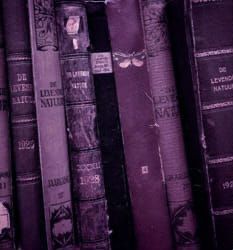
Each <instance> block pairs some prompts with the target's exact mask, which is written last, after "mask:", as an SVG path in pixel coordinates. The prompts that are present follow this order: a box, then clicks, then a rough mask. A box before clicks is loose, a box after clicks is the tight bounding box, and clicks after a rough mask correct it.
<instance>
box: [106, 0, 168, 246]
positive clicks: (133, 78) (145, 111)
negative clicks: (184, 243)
mask: <svg viewBox="0 0 233 250" xmlns="http://www.w3.org/2000/svg"><path fill="white" fill-rule="evenodd" d="M106 10H107V17H108V24H109V30H110V37H111V44H112V51H113V61H114V64H113V65H114V72H115V78H116V89H117V96H118V102H119V111H120V120H121V126H122V134H123V141H124V151H125V158H126V169H127V176H128V182H129V191H130V195H131V204H132V210H133V218H134V226H135V235H136V239H137V242H136V243H137V246H136V249H139V250H154V249H155V248H156V247H159V249H161V250H167V249H172V237H171V230H170V221H169V214H168V208H167V203H166V192H165V185H164V178H163V170H162V167H161V156H160V149H159V146H158V130H157V128H156V124H157V123H156V121H155V117H154V110H153V101H152V97H151V92H150V85H149V78H148V68H147V60H146V53H145V44H144V40H143V30H142V25H141V19H140V9H139V4H138V2H137V1H134V0H128V1H110V2H108V3H107V8H106ZM155 211H156V212H155Z"/></svg>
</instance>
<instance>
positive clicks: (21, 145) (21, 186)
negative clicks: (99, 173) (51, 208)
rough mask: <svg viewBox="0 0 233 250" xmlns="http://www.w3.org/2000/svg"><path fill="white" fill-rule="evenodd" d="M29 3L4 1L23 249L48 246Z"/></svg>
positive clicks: (20, 240) (19, 230)
mask: <svg viewBox="0 0 233 250" xmlns="http://www.w3.org/2000/svg"><path fill="white" fill-rule="evenodd" d="M26 4H27V2H26V1H25V0H16V1H2V7H3V19H4V20H3V21H4V30H5V46H6V55H7V66H8V81H9V90H10V100H11V127H12V147H13V156H14V162H13V163H14V172H15V177H16V198H17V204H16V207H17V209H16V215H17V218H18V219H17V231H18V232H19V236H18V241H19V244H18V245H19V246H20V247H21V248H23V249H24V250H30V249H32V248H33V249H38V250H39V249H41V250H42V249H44V246H45V245H44V236H45V235H44V229H43V198H42V189H41V175H40V162H39V150H38V139H37V125H36V113H35V100H34V94H33V79H32V62H31V55H30V39H29V24H28V15H27V8H26ZM16 37H17V39H15V38H16ZM28 214H30V216H28ZM32 225H33V227H32ZM29 232H30V237H28V234H29Z"/></svg>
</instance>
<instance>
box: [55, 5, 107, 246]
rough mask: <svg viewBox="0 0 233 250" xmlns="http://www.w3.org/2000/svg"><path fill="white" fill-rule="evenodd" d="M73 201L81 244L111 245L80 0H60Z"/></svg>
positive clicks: (85, 27)
mask: <svg viewBox="0 0 233 250" xmlns="http://www.w3.org/2000/svg"><path fill="white" fill-rule="evenodd" d="M56 14H57V16H56V17H57V28H58V40H59V46H60V59H61V60H60V61H61V68H62V80H63V87H64V91H65V104H66V116H67V126H68V132H69V144H70V158H71V168H72V176H73V192H74V204H75V205H74V206H75V211H76V219H77V226H78V228H77V231H78V233H79V238H80V247H81V249H89V250H91V249H105V250H108V249H110V242H109V229H108V211H107V201H106V198H105V188H104V178H103V169H102V168H103V165H102V160H101V151H100V142H99V138H98V137H99V136H98V129H97V118H96V103H95V91H94V83H93V77H92V74H91V65H90V53H89V52H88V48H89V34H88V25H87V16H86V9H85V6H84V5H83V4H82V1H58V0H57V1H56Z"/></svg>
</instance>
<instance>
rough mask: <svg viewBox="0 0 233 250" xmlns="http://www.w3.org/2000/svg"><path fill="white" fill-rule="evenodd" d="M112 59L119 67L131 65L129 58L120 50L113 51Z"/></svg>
mask: <svg viewBox="0 0 233 250" xmlns="http://www.w3.org/2000/svg"><path fill="white" fill-rule="evenodd" d="M113 60H114V61H116V62H117V63H118V65H119V66H120V67H121V68H124V69H125V68H128V67H129V66H130V65H131V59H130V57H129V56H128V55H127V54H123V53H120V52H116V53H113Z"/></svg>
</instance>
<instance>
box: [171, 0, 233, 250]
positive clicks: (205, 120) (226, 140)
mask: <svg viewBox="0 0 233 250" xmlns="http://www.w3.org/2000/svg"><path fill="white" fill-rule="evenodd" d="M179 3H182V4H179ZM182 5H183V6H182ZM170 9H171V13H172V10H173V13H172V14H171V17H172V18H173V20H172V23H173V25H171V27H172V29H174V30H175V32H177V36H176V39H175V40H174V41H175V42H176V44H177V41H179V42H180V43H179V46H183V44H184V46H183V48H184V50H185V47H187V53H186V55H182V54H181V55H177V54H176V55H177V56H179V57H181V60H183V61H186V62H187V64H186V65H185V64H184V65H183V66H184V67H183V69H182V70H179V71H180V75H182V74H183V75H184V74H185V72H187V71H190V73H191V74H190V76H191V77H190V78H188V77H183V79H184V81H183V82H182V85H185V86H187V85H189V86H192V93H193V95H194V97H195V99H194V100H195V104H196V117H197V121H196V123H197V126H198V131H199V134H198V137H199V141H200V147H199V151H200V152H201V154H202V160H203V161H202V162H203V169H204V171H205V181H206V189H207V192H208V194H209V197H208V199H209V205H210V213H211V216H212V223H213V231H214V238H215V240H214V243H215V247H212V248H211V249H215V248H216V249H221V250H226V249H232V247H233V239H232V237H231V233H232V231H233V228H232V225H233V223H232V220H233V214H232V211H233V209H232V208H233V202H232V198H231V197H232V194H233V191H232V188H231V181H232V164H233V139H232V138H233V135H232V129H231V128H232V125H233V120H232V114H233V88H232V86H233V77H232V74H233V33H232V24H233V11H232V10H233V2H232V0H223V1H200V0H193V1H188V0H187V1H178V2H177V4H175V3H174V5H173V4H171V8H170ZM180 10H181V11H180ZM174 12H177V13H178V12H179V14H181V13H182V15H179V17H178V14H177V15H175V13H174ZM181 19H183V23H185V27H184V26H183V27H184V29H185V33H184V34H183V35H185V38H184V39H183V41H182V39H180V37H182V31H181V28H182V26H181V25H180V24H182V22H181ZM175 24H176V25H175ZM175 26H177V27H175ZM175 32H174V33H175ZM177 49H178V48H177ZM174 50H175V48H174ZM174 55H175V53H174ZM174 59H175V60H174V61H175V62H176V61H178V63H179V59H176V58H174ZM180 65H181V64H180V63H179V66H180ZM177 68H179V67H177ZM180 78H182V77H180ZM183 88H184V87H183ZM190 93H191V92H190ZM193 115H195V113H193ZM205 234H206V236H205V237H206V238H207V239H208V238H209V236H208V232H207V231H206V232H205ZM208 244H209V245H210V244H211V241H210V240H209V242H208Z"/></svg>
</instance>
